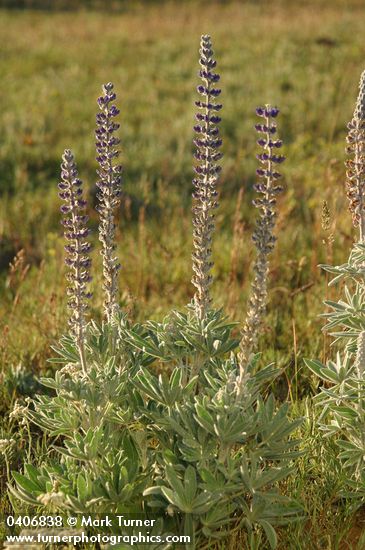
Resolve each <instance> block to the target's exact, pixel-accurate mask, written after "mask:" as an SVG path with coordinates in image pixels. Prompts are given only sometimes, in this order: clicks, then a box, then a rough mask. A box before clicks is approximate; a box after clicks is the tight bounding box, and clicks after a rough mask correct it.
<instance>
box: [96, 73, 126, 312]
mask: <svg viewBox="0 0 365 550" xmlns="http://www.w3.org/2000/svg"><path fill="white" fill-rule="evenodd" d="M113 88H114V86H113V84H112V83H111V82H109V83H108V84H104V86H103V93H104V95H103V96H101V97H100V98H99V99H98V105H99V107H100V110H101V113H98V114H97V115H96V123H97V128H96V131H95V136H96V152H97V153H98V156H97V157H96V160H97V162H98V164H99V170H98V176H99V179H98V181H97V182H96V185H97V187H98V192H97V195H96V196H97V198H98V200H99V204H98V205H97V207H96V209H97V211H98V212H99V214H100V224H99V240H100V241H101V243H102V251H101V254H102V256H103V275H104V286H103V288H104V292H105V298H104V310H105V315H106V318H107V320H108V321H111V319H112V318H113V316H114V315H115V314H116V313H117V311H118V272H119V269H120V264H119V262H118V259H117V257H116V256H115V254H114V251H115V248H116V246H115V229H116V226H115V221H114V210H115V209H116V208H118V207H119V205H120V197H121V183H122V177H121V172H122V167H121V166H120V165H119V164H114V162H113V161H114V159H116V158H117V157H118V156H119V150H118V149H117V148H116V147H117V145H119V143H120V140H119V138H117V137H116V136H114V135H113V134H114V132H115V131H116V130H118V128H119V124H118V123H116V122H114V121H113V118H114V117H116V116H118V115H119V109H117V107H116V106H115V105H114V104H113V103H112V102H113V101H114V100H115V99H116V94H115V93H114V92H113Z"/></svg>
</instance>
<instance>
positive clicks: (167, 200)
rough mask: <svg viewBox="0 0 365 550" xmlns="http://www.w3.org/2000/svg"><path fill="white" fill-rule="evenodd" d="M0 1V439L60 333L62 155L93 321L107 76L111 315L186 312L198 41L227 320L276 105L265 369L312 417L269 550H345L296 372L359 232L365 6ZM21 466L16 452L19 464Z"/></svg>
mask: <svg viewBox="0 0 365 550" xmlns="http://www.w3.org/2000/svg"><path fill="white" fill-rule="evenodd" d="M0 8H1V9H0V46H1V47H0V75H1V77H0V106H1V108H0V361H1V362H0V438H2V437H3V438H5V437H10V436H11V434H12V423H11V421H10V420H9V418H8V413H9V411H10V410H11V407H12V406H13V404H14V402H15V400H16V399H17V398H22V397H24V396H26V395H32V394H33V393H34V392H35V391H38V389H39V384H38V377H39V376H40V375H42V374H45V373H46V372H50V369H51V367H50V365H49V364H47V358H49V357H50V356H51V355H52V350H51V347H50V346H51V345H52V343H54V342H55V341H56V340H57V339H58V337H59V336H60V335H61V334H62V332H63V331H64V330H65V328H66V320H67V311H66V300H67V298H66V293H65V279H64V271H65V270H64V266H63V245H64V242H63V237H62V228H61V226H60V223H59V222H60V215H59V202H60V201H59V199H58V195H57V183H58V178H59V163H60V158H61V154H62V152H63V150H64V149H65V148H68V147H69V148H72V150H73V152H74V154H75V156H76V160H77V161H78V164H79V169H80V173H81V177H82V179H83V180H84V183H85V187H86V189H87V192H88V195H89V199H90V216H91V220H92V225H93V228H94V232H93V240H94V242H95V250H94V253H93V261H94V266H93V274H94V280H93V285H92V286H93V292H94V298H93V300H92V314H93V315H94V317H97V316H98V315H100V311H101V303H102V291H101V285H100V279H101V277H100V276H101V269H100V265H101V259H100V255H99V246H98V240H97V215H96V213H95V211H93V209H92V206H93V204H94V203H95V179H96V177H95V169H96V161H95V152H94V134H93V132H94V124H95V113H96V111H97V105H96V99H97V97H98V95H100V91H101V85H102V84H103V83H104V82H108V81H112V82H113V83H114V85H115V89H116V92H117V94H118V102H119V105H118V106H119V107H120V109H121V115H120V117H119V118H120V122H121V129H120V136H121V138H122V163H123V166H124V177H123V189H124V199H123V204H122V207H121V209H120V213H119V219H118V230H117V239H118V255H119V257H120V259H121V263H122V270H121V273H120V288H121V294H122V301H123V307H124V308H125V309H127V310H128V311H129V312H130V315H131V316H132V317H133V318H135V319H137V320H142V319H145V318H147V317H152V318H155V319H160V318H161V317H162V316H163V315H164V314H165V313H167V312H168V310H169V309H170V308H171V307H176V308H179V307H182V306H183V305H184V304H186V303H187V302H188V301H189V300H190V299H191V297H192V294H193V287H192V286H191V284H190V278H191V262H190V255H191V249H192V244H191V214H190V212H191V192H192V184H191V180H192V177H193V176H192V152H193V145H192V138H193V130H192V126H193V124H194V111H195V108H194V99H195V98H196V93H195V87H196V85H197V83H198V78H197V70H198V46H199V39H200V35H201V34H203V33H209V34H211V36H212V39H213V45H214V49H215V52H216V57H217V60H218V63H219V72H220V74H221V85H222V89H223V93H222V102H223V104H224V107H223V110H222V119H223V120H222V125H221V127H222V130H221V132H222V137H223V152H224V159H223V162H222V166H223V171H222V178H221V183H220V193H221V197H220V209H219V210H218V212H217V229H216V233H215V242H214V251H213V252H214V261H215V267H214V276H215V283H214V286H213V291H212V292H213V296H214V300H215V305H217V306H219V307H224V308H225V310H226V311H227V313H229V314H230V316H231V317H233V318H234V319H236V320H238V321H243V319H244V317H245V307H246V299H247V294H248V291H249V283H250V266H251V264H252V261H253V258H254V249H253V245H252V243H251V233H252V229H253V226H254V223H255V218H256V212H255V211H254V209H253V208H252V206H251V200H252V198H253V191H252V185H253V183H254V181H255V169H256V164H257V163H256V159H255V153H256V152H257V146H256V135H255V130H254V129H253V125H254V124H255V122H256V120H255V119H256V116H255V107H256V106H257V105H260V104H264V103H272V104H274V105H277V106H278V107H279V108H280V109H281V115H280V117H279V119H278V124H279V133H280V136H281V137H282V139H283V141H284V147H283V153H284V154H285V155H286V157H287V161H286V163H285V164H284V165H283V168H282V173H283V175H284V185H285V193H284V194H283V196H282V198H281V199H280V208H279V210H280V214H279V218H278V224H277V231H276V232H277V235H278V239H279V240H278V246H277V248H276V250H275V252H274V254H273V256H272V263H271V282H270V302H269V308H268V316H267V319H266V321H265V326H264V330H263V335H262V338H261V348H262V349H263V350H265V351H264V354H263V355H264V357H263V361H268V360H275V361H276V363H277V364H278V365H279V366H280V367H282V368H283V375H282V376H281V377H280V378H279V379H278V381H277V382H276V384H275V387H274V391H275V393H276V395H277V397H278V398H279V399H281V400H286V399H289V400H290V401H291V402H292V403H293V415H296V414H303V413H304V412H307V413H308V415H307V420H306V422H305V423H304V425H303V428H302V433H301V436H302V437H306V443H305V446H306V449H307V451H308V449H309V455H308V453H307V455H308V456H307V458H305V459H303V460H302V462H300V464H299V469H300V473H299V474H298V475H297V476H296V477H295V479H294V478H293V480H291V481H289V486H288V487H287V488H285V487H284V489H287V490H288V491H289V492H291V493H295V494H296V495H297V496H298V498H301V499H302V500H304V506H305V508H306V512H307V514H308V516H307V519H306V520H305V521H304V522H302V523H301V524H300V525H299V526H294V527H291V528H290V529H289V530H288V529H286V530H283V532H282V533H281V537H280V540H281V544H282V548H283V549H284V548H292V546H290V544H295V545H296V546H293V548H294V547H295V548H303V549H305V548H328V549H332V548H333V549H334V548H340V549H342V548H343V549H345V548H355V547H356V542H357V541H358V540H359V536H360V533H361V532H362V530H363V529H364V515H363V514H361V513H360V514H359V513H358V512H357V513H356V514H355V513H354V512H353V510H352V509H351V507H349V506H348V505H347V504H344V503H342V502H339V501H338V499H336V497H335V493H336V479H337V478H336V476H337V477H338V475H339V473H338V471H337V470H336V460H335V454H334V452H335V451H334V450H331V449H327V455H326V456H327V457H328V456H330V457H331V456H332V459H333V463H332V464H330V462H329V459H328V458H327V459H326V460H327V462H326V463H325V462H324V459H323V457H322V453H323V445H322V443H320V442H319V439H318V434H316V432H315V430H314V427H313V419H314V416H315V414H316V413H315V412H314V411H313V408H312V405H311V402H310V396H312V395H313V394H315V392H316V390H317V387H318V381H317V380H316V379H315V378H314V377H313V376H312V375H311V374H310V373H309V372H308V371H306V369H305V367H304V364H303V360H302V359H303V357H306V356H307V357H318V358H322V359H324V358H325V357H328V356H329V355H330V354H331V350H330V349H329V341H328V339H327V338H326V337H325V336H323V334H321V326H322V324H323V321H322V320H321V319H320V318H319V317H318V315H319V314H320V313H321V312H323V306H322V303H321V302H322V300H323V299H324V298H325V297H326V296H329V295H330V293H334V294H333V295H337V290H336V289H331V290H330V291H329V290H328V289H327V284H326V283H327V278H326V275H325V274H324V273H323V272H321V271H320V269H318V264H319V263H324V262H327V261H331V262H332V261H333V262H335V263H343V262H345V260H346V259H347V254H348V251H349V247H350V244H351V242H352V240H353V238H354V232H353V230H352V227H351V218H350V215H349V213H348V211H347V201H346V197H345V186H344V180H345V168H344V160H345V136H346V124H347V122H348V120H349V119H350V118H351V115H352V110H353V106H354V101H355V98H356V96H357V86H358V80H359V77H360V73H361V71H362V70H363V69H365V40H364V33H363V29H364V25H365V5H364V3H363V2H362V1H361V0H348V1H341V0H331V2H327V1H325V0H323V1H322V0H317V1H316V0H307V1H306V2H301V1H293V0H278V1H275V2H260V1H257V2H254V1H252V2H250V1H242V2H224V1H222V2H218V1H217V2H213V1H212V2H200V1H180V2H157V1H156V2H154V1H146V2H132V1H130V2H127V1H124V2H123V1H120V2H118V1H115V2H110V3H109V2H87V1H85V2H82V1H79V2H68V1H66V0H65V1H57V0H55V1H54V2H42V1H41V0H39V1H33V2H32V1H26V0H24V1H23V2H16V1H14V2H13V1H10V0H3V1H0ZM75 8H77V9H75ZM323 201H327V204H328V208H329V211H330V224H329V225H330V227H329V228H327V229H326V228H324V227H323V223H322V203H323ZM332 236H333V239H332ZM331 452H332V455H331ZM328 453H329V454H328ZM21 459H22V449H21V445H20V448H19V449H18V451H17V453H16V454H15V456H14V460H13V467H14V468H16V467H17V464H20V463H21ZM0 468H2V469H3V472H2V477H1V480H0V492H1V499H0V501H1V508H0V510H2V511H7V510H9V503H8V501H7V499H6V475H5V465H4V464H3V463H2V462H1V458H0ZM304 533H305V540H304V538H303V537H304ZM295 537H296V538H295ZM289 541H290V542H289ZM288 544H289V546H288ZM299 544H303V546H299ZM236 545H237V543H236Z"/></svg>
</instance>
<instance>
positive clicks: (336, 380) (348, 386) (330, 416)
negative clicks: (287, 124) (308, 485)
mask: <svg viewBox="0 0 365 550" xmlns="http://www.w3.org/2000/svg"><path fill="white" fill-rule="evenodd" d="M364 124H365V73H363V74H362V75H361V80H360V91H359V96H358V100H357V103H356V106H355V111H354V115H353V118H352V120H351V122H350V123H349V124H348V129H349V133H348V138H347V142H348V149H347V151H348V153H349V154H350V155H351V156H352V158H351V159H350V160H349V161H347V169H348V171H347V190H348V192H347V194H348V198H349V201H350V211H351V214H352V219H353V224H354V226H355V227H356V228H358V231H359V238H358V241H357V242H355V243H354V245H353V247H352V250H351V252H350V256H349V259H348V261H347V262H346V263H344V264H342V265H340V266H336V267H333V266H330V265H323V266H322V267H323V269H325V270H326V271H327V272H329V273H330V274H332V275H334V278H333V279H332V281H331V282H330V284H331V285H334V284H338V283H341V285H342V288H343V293H344V295H343V297H342V298H341V299H339V300H338V301H329V300H328V301H326V302H325V304H326V305H327V306H328V308H329V310H330V311H329V312H327V313H325V314H324V315H323V316H324V317H325V318H326V319H327V323H326V325H325V327H324V330H326V331H331V335H332V336H333V338H334V339H335V340H334V344H336V346H337V347H338V348H339V351H338V352H337V355H336V359H335V360H330V361H328V363H327V364H326V365H324V364H322V363H321V362H320V361H317V360H309V359H307V360H306V364H307V366H308V367H309V368H310V369H311V370H312V371H313V372H314V373H315V374H316V375H317V376H319V377H320V378H321V379H322V380H323V381H324V385H323V386H322V387H321V392H320V393H319V395H318V396H316V398H315V399H316V401H317V402H318V404H319V405H320V406H321V408H322V413H321V416H320V427H321V429H322V430H323V432H324V433H325V435H326V436H328V437H333V438H335V440H336V442H337V444H338V447H339V451H340V452H339V458H340V460H341V462H342V465H343V468H344V471H345V473H346V480H347V487H343V493H344V494H350V495H351V496H353V497H357V498H359V499H360V502H361V500H362V501H363V500H364V498H365V401H364V398H365V377H364V372H365V270H364V266H365V241H364V239H365V233H364V228H365V211H364V192H365V158H364V144H365V126H364ZM341 347H342V349H341Z"/></svg>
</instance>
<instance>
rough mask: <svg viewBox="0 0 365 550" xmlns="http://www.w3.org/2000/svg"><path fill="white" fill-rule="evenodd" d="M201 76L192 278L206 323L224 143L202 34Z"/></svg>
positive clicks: (200, 314)
mask: <svg viewBox="0 0 365 550" xmlns="http://www.w3.org/2000/svg"><path fill="white" fill-rule="evenodd" d="M199 52H200V60H199V62H200V65H201V69H200V71H199V76H200V78H201V79H202V84H200V85H199V86H198V88H197V91H198V93H199V94H200V95H201V96H202V99H201V100H199V101H196V102H195V105H196V106H197V107H198V109H199V112H198V113H197V114H196V116H195V118H196V120H197V122H198V124H197V125H196V126H194V130H195V132H196V134H197V137H196V138H195V139H194V144H195V145H196V152H195V155H194V156H195V158H196V160H197V161H198V163H197V165H196V166H195V167H194V171H195V173H196V177H195V178H194V180H193V185H194V188H195V190H194V193H193V198H194V205H193V248H194V251H193V254H192V260H193V272H194V274H193V278H192V283H193V285H194V286H195V288H196V292H195V295H194V300H193V301H194V306H195V311H196V315H197V317H198V318H199V319H200V320H203V319H204V318H205V316H206V313H207V311H208V309H209V307H210V304H211V297H210V293H209V287H210V285H211V283H212V279H213V278H212V275H211V269H212V267H213V263H212V262H211V259H210V258H211V255H212V250H211V243H212V235H213V231H214V214H213V212H214V210H215V209H216V208H217V206H218V202H217V200H216V198H217V195H218V193H217V182H218V177H219V172H220V170H221V167H220V166H219V165H218V164H217V162H218V161H219V160H220V159H221V158H222V153H220V152H219V151H218V149H219V147H220V146H221V144H222V140H221V139H220V138H219V129H218V126H217V125H218V124H219V122H220V121H221V119H220V117H219V116H217V114H216V113H217V111H220V110H221V108H222V105H221V104H218V103H216V101H215V99H216V98H217V97H218V96H219V95H220V93H221V90H220V89H218V88H216V87H215V84H216V83H217V82H218V81H219V78H220V77H219V75H218V74H217V73H215V72H214V68H215V67H216V64H217V63H216V61H215V60H214V58H213V50H212V42H211V39H210V36H208V35H203V36H202V37H201V42H200V50H199Z"/></svg>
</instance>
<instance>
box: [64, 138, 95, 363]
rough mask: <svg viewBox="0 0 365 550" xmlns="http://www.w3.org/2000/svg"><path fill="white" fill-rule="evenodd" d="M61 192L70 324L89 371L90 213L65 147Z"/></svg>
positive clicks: (73, 165) (72, 160)
mask: <svg viewBox="0 0 365 550" xmlns="http://www.w3.org/2000/svg"><path fill="white" fill-rule="evenodd" d="M58 187H59V189H60V192H59V196H60V198H61V199H62V200H63V201H64V202H65V204H63V205H62V206H61V212H62V214H64V218H63V219H62V225H63V226H64V235H65V238H66V240H67V241H68V244H67V245H66V246H65V250H66V252H67V256H66V259H65V263H66V265H67V266H68V267H69V273H68V275H67V279H68V282H69V285H68V289H67V294H68V297H69V300H68V307H69V309H70V311H71V316H70V319H69V325H70V327H71V331H72V333H73V335H74V336H75V339H76V343H77V347H78V349H79V353H80V361H81V367H82V370H83V371H84V372H86V359H85V325H86V318H85V313H86V310H87V307H88V306H87V300H88V299H89V298H90V297H91V293H90V292H88V291H87V286H88V283H89V282H90V280H91V276H90V266H91V260H90V258H89V253H90V248H91V245H90V243H89V242H88V241H87V237H88V235H89V230H88V228H87V226H86V224H87V221H88V217H87V216H86V215H85V214H84V210H85V207H86V200H85V199H84V198H83V190H82V181H81V180H80V179H79V177H78V172H77V167H76V163H75V159H74V156H73V154H72V152H71V151H70V150H69V149H66V150H65V152H64V154H63V156H62V163H61V182H60V183H59V184H58Z"/></svg>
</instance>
